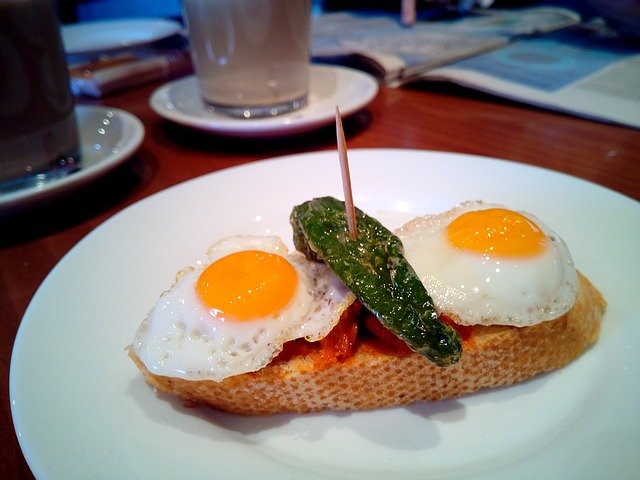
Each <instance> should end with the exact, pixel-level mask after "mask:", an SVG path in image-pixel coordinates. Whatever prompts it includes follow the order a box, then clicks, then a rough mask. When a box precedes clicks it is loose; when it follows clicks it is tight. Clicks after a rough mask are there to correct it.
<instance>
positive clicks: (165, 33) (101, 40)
mask: <svg viewBox="0 0 640 480" xmlns="http://www.w3.org/2000/svg"><path fill="white" fill-rule="evenodd" d="M109 31H116V32H118V37H117V40H116V39H115V37H114V36H113V35H108V34H107V35H105V32H109ZM181 31H182V26H181V25H180V24H179V23H178V22H176V21H173V20H170V19H167V18H125V19H113V20H91V21H86V22H80V23H71V24H66V25H62V26H61V28H60V32H61V35H62V43H63V45H64V49H65V53H66V54H67V55H85V54H96V53H108V52H113V51H117V50H122V49H127V48H134V47H141V46H144V45H149V44H151V43H153V42H156V41H158V40H162V39H164V38H168V37H170V36H172V35H176V34H178V33H180V32H181ZM133 32H135V33H136V34H135V35H132V33H133ZM141 32H142V33H143V35H141V34H140V33H141Z"/></svg>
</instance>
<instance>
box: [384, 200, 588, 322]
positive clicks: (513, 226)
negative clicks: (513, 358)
mask: <svg viewBox="0 0 640 480" xmlns="http://www.w3.org/2000/svg"><path fill="white" fill-rule="evenodd" d="M396 233H397V234H398V236H399V237H400V239H401V240H402V243H403V245H404V249H405V257H406V258H407V260H408V261H409V263H410V264H411V265H412V266H413V268H414V270H415V271H416V273H417V274H418V276H419V277H420V279H421V281H422V283H423V284H424V286H425V287H426V289H427V291H428V292H429V294H430V295H431V296H432V298H433V301H434V303H435V305H436V308H437V309H438V310H439V311H440V312H441V313H445V314H449V315H452V316H453V317H454V318H456V321H457V322H459V323H461V324H464V325H478V324H482V325H489V324H499V325H513V326H530V325H535V324H537V323H540V322H543V321H546V320H552V319H555V318H557V317H559V316H560V315H562V314H564V313H566V312H567V311H568V310H569V309H570V308H571V306H572V305H573V303H574V301H575V297H576V294H577V288H578V287H577V274H576V270H575V267H574V264H573V260H572V258H571V255H570V253H569V250H568V248H567V246H566V244H565V243H564V241H563V240H562V239H561V238H560V237H559V236H558V235H557V234H555V233H554V232H553V231H552V230H551V229H549V228H548V227H547V226H546V225H544V224H543V223H542V222H541V221H540V220H539V219H537V218H536V217H534V216H532V215H530V214H528V213H523V212H516V211H513V210H510V209H508V208H506V207H504V206H501V205H492V204H486V203H484V202H481V201H472V202H465V203H462V204H460V205H458V206H456V207H455V208H453V209H452V210H449V211H447V212H444V213H442V214H439V215H430V216H425V217H420V218H417V219H415V220H413V221H411V222H409V223H408V224H406V225H404V226H403V227H402V228H400V229H399V230H398V231H397V232H396Z"/></svg>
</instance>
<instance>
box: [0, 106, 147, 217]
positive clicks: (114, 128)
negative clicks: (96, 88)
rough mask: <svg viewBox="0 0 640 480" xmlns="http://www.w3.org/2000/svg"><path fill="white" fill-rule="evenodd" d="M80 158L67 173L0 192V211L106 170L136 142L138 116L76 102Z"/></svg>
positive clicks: (49, 196)
mask: <svg viewBox="0 0 640 480" xmlns="http://www.w3.org/2000/svg"><path fill="white" fill-rule="evenodd" d="M76 119H77V122H78V135H79V137H80V155H81V161H80V165H79V167H78V170H76V171H74V172H73V173H70V174H69V175H66V176H63V177H58V178H53V179H50V180H44V181H41V182H39V183H33V184H29V185H28V186H26V187H25V188H22V189H19V190H14V191H11V192H8V193H0V214H3V213H11V212H15V211H16V210H18V209H22V208H24V207H27V206H30V205H31V204H33V203H36V202H42V201H44V200H50V199H52V198H53V197H56V196H58V195H60V194H62V193H65V192H67V191H69V190H71V189H74V188H78V187H80V186H82V185H85V184H86V183H88V182H91V181H93V180H95V179H96V178H98V177H100V176H102V175H104V174H105V173H107V172H109V171H110V170H112V169H113V168H115V167H116V166H118V165H119V164H121V163H122V162H124V161H125V160H126V159H127V158H129V157H130V156H131V155H132V154H133V153H134V152H135V151H136V150H137V148H138V147H139V146H140V143H141V142H142V139H143V137H144V126H143V125H142V122H141V121H140V120H139V119H138V117H136V116H134V115H132V114H131V113H129V112H125V111H124V110H120V109H118V108H110V107H95V106H85V105H78V106H76Z"/></svg>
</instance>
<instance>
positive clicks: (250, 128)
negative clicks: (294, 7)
mask: <svg viewBox="0 0 640 480" xmlns="http://www.w3.org/2000/svg"><path fill="white" fill-rule="evenodd" d="M327 75H334V76H335V78H336V81H337V82H338V87H339V89H338V91H335V92H333V93H332V94H331V95H330V96H329V97H327V98H323V99H321V101H320V102H318V101H317V99H316V98H315V96H316V92H315V88H316V87H314V83H315V82H314V80H316V79H317V78H318V77H321V76H327ZM310 88H311V90H310V93H309V96H310V98H309V104H308V105H307V106H306V107H304V108H303V109H301V110H298V111H295V112H290V113H287V114H283V115H279V116H276V117H269V118H259V119H236V118H231V117H226V116H224V115H221V114H218V113H214V112H209V111H206V110H205V108H206V107H204V104H203V103H202V101H201V100H200V99H199V98H195V96H196V95H197V83H196V78H195V76H193V75H191V76H187V77H184V78H180V79H178V80H174V81H171V82H169V83H167V84H165V85H163V86H161V87H159V88H158V89H156V90H155V91H154V92H153V93H152V95H151V97H150V99H149V104H150V106H151V108H152V109H153V110H154V111H155V112H156V113H157V114H158V115H160V116H161V117H163V118H165V119H167V120H170V121H173V122H176V123H178V124H181V125H184V126H187V127H191V128H195V129H197V130H201V131H205V132H210V133H215V134H218V135H224V136H229V137H253V138H267V137H276V136H282V135H291V134H298V133H304V132H308V131H311V130H314V129H317V128H321V127H323V126H326V125H329V124H330V123H331V122H332V121H333V119H334V118H335V107H336V105H337V106H338V107H339V108H340V112H341V114H342V116H343V117H347V116H349V115H351V114H353V113H355V112H357V111H358V110H360V109H362V108H364V107H366V106H367V105H368V104H369V103H370V102H371V101H372V100H373V99H374V98H375V96H376V95H377V93H378V89H379V84H378V81H377V80H376V79H375V78H374V77H373V76H371V75H369V74H367V73H365V72H361V71H359V70H355V69H352V68H347V67H340V66H334V65H318V64H312V65H311V87H310ZM346 88H349V89H350V91H351V92H352V93H354V94H353V95H351V96H341V95H340V93H341V92H340V89H343V90H344V89H346ZM174 89H175V91H177V92H178V93H179V94H181V95H183V94H184V92H193V95H194V100H193V102H195V103H197V104H196V107H195V108H197V109H198V112H197V113H192V112H189V111H187V109H186V108H183V107H181V106H180V105H175V103H174V102H173V101H172V99H171V92H172V90H174ZM332 100H333V102H332ZM317 104H320V105H319V107H320V111H319V112H315V111H314V109H315V108H317V107H318V105H317ZM189 108H190V109H193V107H192V106H190V107H189Z"/></svg>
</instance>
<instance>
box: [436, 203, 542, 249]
mask: <svg viewBox="0 0 640 480" xmlns="http://www.w3.org/2000/svg"><path fill="white" fill-rule="evenodd" d="M447 237H448V239H449V242H450V243H451V245H453V246H454V247H457V248H461V249H465V250H469V251H472V252H478V253H482V254H493V255H499V256H507V257H515V256H517V257H521V256H532V255H537V254H539V253H541V252H542V251H544V249H545V248H546V246H547V240H548V239H547V236H546V235H545V234H544V233H543V232H542V230H541V229H540V227H538V226H537V225H536V224H535V223H533V222H532V221H531V220H529V219H528V218H526V217H524V216H523V215H521V214H519V213H517V212H514V211H511V210H506V209H504V208H489V209H486V210H475V211H471V212H466V213H463V214H462V215H460V216H459V217H458V218H456V219H455V220H453V221H452V222H451V223H450V224H449V225H448V227H447Z"/></svg>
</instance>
